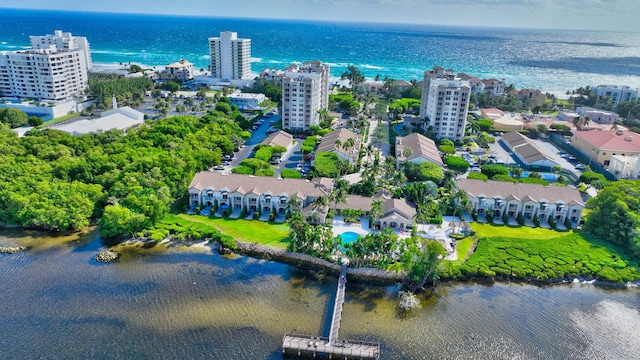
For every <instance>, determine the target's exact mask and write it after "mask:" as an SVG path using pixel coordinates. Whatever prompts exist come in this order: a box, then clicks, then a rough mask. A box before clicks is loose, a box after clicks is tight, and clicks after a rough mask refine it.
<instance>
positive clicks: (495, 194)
mask: <svg viewBox="0 0 640 360" xmlns="http://www.w3.org/2000/svg"><path fill="white" fill-rule="evenodd" d="M457 183H458V187H459V188H460V189H461V190H464V191H466V192H467V195H468V198H469V201H470V202H471V203H472V204H473V208H474V210H475V211H476V212H477V214H478V217H480V218H484V217H485V216H486V214H487V213H488V212H492V213H493V216H494V217H502V216H503V215H504V214H506V215H507V217H509V218H510V219H517V218H518V215H522V217H523V218H524V220H525V224H527V223H530V222H531V221H533V219H534V218H536V217H537V218H538V219H539V220H540V222H541V223H548V221H549V219H554V220H555V221H556V222H557V223H558V224H564V223H565V220H566V219H569V221H570V223H571V227H572V228H575V227H577V226H578V225H579V224H580V220H581V218H582V211H583V209H584V202H583V201H582V197H581V196H580V192H578V190H576V189H575V188H572V187H568V186H551V185H547V186H545V185H539V184H526V183H510V182H502V181H483V180H473V179H460V180H458V181H457Z"/></svg>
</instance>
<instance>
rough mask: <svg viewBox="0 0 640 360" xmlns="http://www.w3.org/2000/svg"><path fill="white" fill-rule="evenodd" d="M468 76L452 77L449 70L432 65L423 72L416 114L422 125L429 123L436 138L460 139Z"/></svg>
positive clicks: (467, 107) (467, 104)
mask: <svg viewBox="0 0 640 360" xmlns="http://www.w3.org/2000/svg"><path fill="white" fill-rule="evenodd" d="M470 93H471V86H470V85H469V80H463V79H460V78H459V77H456V75H455V73H454V72H453V70H450V69H449V70H445V69H444V68H442V67H440V66H435V67H434V68H433V70H430V71H429V70H427V71H425V72H424V82H423V87H422V103H421V105H420V117H421V118H422V119H424V122H423V126H424V128H425V130H426V129H428V128H429V127H433V131H434V132H435V134H436V136H437V137H438V138H439V139H442V138H447V139H451V140H453V141H462V138H463V137H464V132H465V126H466V125H467V115H468V112H469V96H470Z"/></svg>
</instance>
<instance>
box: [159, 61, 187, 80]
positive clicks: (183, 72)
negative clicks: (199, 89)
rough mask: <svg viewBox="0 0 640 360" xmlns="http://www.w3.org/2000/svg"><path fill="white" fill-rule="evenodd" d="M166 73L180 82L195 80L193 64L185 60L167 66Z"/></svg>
mask: <svg viewBox="0 0 640 360" xmlns="http://www.w3.org/2000/svg"><path fill="white" fill-rule="evenodd" d="M165 71H166V72H167V75H168V76H169V77H170V78H172V79H177V80H180V81H189V80H191V79H193V64H192V63H190V62H189V61H187V60H184V59H180V61H176V62H174V63H171V64H169V65H167V66H165Z"/></svg>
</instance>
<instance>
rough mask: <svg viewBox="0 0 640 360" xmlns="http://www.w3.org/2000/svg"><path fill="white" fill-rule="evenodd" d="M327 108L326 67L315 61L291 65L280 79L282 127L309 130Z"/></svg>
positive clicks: (318, 122) (327, 74) (327, 67)
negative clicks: (320, 111)
mask: <svg viewBox="0 0 640 360" xmlns="http://www.w3.org/2000/svg"><path fill="white" fill-rule="evenodd" d="M328 106H329V66H327V65H322V62H320V61H318V60H315V61H312V62H305V63H302V64H301V65H300V66H298V65H291V66H289V67H287V68H286V69H285V74H284V77H283V78H282V128H283V129H292V130H309V127H310V126H317V125H319V124H320V114H318V110H322V109H327V107H328Z"/></svg>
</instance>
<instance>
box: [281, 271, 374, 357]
mask: <svg viewBox="0 0 640 360" xmlns="http://www.w3.org/2000/svg"><path fill="white" fill-rule="evenodd" d="M347 265H348V263H347V262H346V261H343V263H342V268H341V269H340V278H339V280H338V289H337V290H336V300H335V303H334V306H333V316H332V318H331V329H330V331H329V337H324V336H309V335H296V334H284V337H283V338H282V352H283V354H284V355H285V356H286V355H289V356H298V357H300V356H305V357H314V358H315V357H318V356H319V357H326V358H329V359H333V358H336V357H337V358H340V359H379V358H380V344H378V343H374V342H368V341H356V340H340V339H338V332H339V331H340V320H341V319H342V305H343V304H344V295H345V288H346V284H347Z"/></svg>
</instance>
